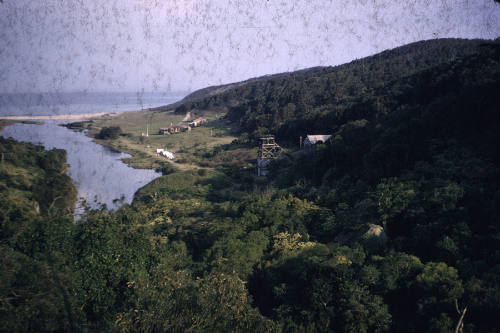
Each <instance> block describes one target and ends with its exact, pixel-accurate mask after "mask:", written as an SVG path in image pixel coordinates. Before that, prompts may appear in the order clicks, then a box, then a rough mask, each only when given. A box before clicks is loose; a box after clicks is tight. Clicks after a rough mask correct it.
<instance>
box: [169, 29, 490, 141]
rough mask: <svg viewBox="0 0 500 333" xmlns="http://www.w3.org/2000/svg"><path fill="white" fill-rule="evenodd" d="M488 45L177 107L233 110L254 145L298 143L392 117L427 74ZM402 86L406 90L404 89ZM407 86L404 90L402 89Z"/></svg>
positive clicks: (256, 87) (243, 86)
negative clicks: (416, 78)
mask: <svg viewBox="0 0 500 333" xmlns="http://www.w3.org/2000/svg"><path fill="white" fill-rule="evenodd" d="M488 43H489V44H491V42H487V41H482V40H463V39H436V40H430V41H421V42H416V43H412V44H409V45H406V46H402V47H399V48H396V49H393V50H388V51H384V52H382V53H379V54H377V55H374V56H371V57H367V58H363V59H360V60H355V61H353V62H351V63H348V64H344V65H340V66H336V67H315V68H311V69H304V70H301V71H297V72H292V73H283V74H276V75H270V76H265V77H262V78H256V79H252V80H248V81H244V82H240V83H235V84H230V85H225V86H220V87H211V88H207V89H202V90H200V91H197V92H194V93H193V94H191V95H188V96H187V97H186V98H185V99H184V100H183V101H181V102H179V103H176V105H174V106H176V107H177V110H178V111H179V112H186V111H189V110H194V111H196V110H220V109H223V110H227V111H229V112H228V114H227V117H228V118H229V119H231V120H233V121H234V122H237V123H238V124H239V125H240V131H241V132H242V133H243V134H244V136H245V137H246V135H249V136H250V138H251V139H255V138H257V137H258V136H260V135H262V134H265V133H273V134H275V135H277V137H278V138H279V139H280V140H281V141H283V140H285V141H290V142H294V143H297V142H298V137H299V136H300V135H302V136H304V135H306V134H310V133H314V132H318V131H319V132H321V131H331V130H332V128H335V127H336V126H338V124H342V123H345V122H346V121H349V120H355V119H358V118H363V117H365V118H366V117H368V116H370V115H372V114H373V113H386V112H388V111H391V110H393V109H394V108H395V107H397V106H398V105H399V102H400V101H399V100H395V98H397V96H398V95H399V94H400V93H401V91H399V90H398V89H400V90H401V89H404V88H411V86H408V85H404V84H403V83H405V82H406V81H407V80H408V78H410V77H412V76H413V75H414V74H416V73H421V72H422V71H425V70H433V69H435V68H436V67H438V66H441V65H446V64H450V63H454V62H456V61H458V59H462V58H463V57H466V56H470V55H474V54H477V53H478V52H479V51H480V50H481V45H483V44H488ZM398 83H401V84H398ZM402 84H403V85H402Z"/></svg>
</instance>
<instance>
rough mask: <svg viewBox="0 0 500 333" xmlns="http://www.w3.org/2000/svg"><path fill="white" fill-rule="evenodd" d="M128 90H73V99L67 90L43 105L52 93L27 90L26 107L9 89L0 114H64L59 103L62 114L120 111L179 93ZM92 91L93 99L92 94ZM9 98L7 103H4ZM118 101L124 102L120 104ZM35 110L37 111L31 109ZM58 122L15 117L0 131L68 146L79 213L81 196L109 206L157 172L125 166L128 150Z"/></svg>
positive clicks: (129, 199) (166, 100)
mask: <svg viewBox="0 0 500 333" xmlns="http://www.w3.org/2000/svg"><path fill="white" fill-rule="evenodd" d="M128 95H130V94H128ZM128 95H127V94H111V95H110V97H109V98H107V99H106V98H105V96H103V95H102V94H101V95H98V96H97V95H96V96H97V97H98V98H97V97H96V96H89V95H88V94H86V95H83V96H86V97H85V98H82V96H80V95H77V97H78V98H75V99H73V100H72V99H71V98H72V95H71V94H69V95H63V96H62V97H60V98H61V101H63V102H64V103H63V104H58V105H55V104H54V105H52V104H50V103H49V104H47V105H46V103H48V102H47V101H50V98H54V97H53V96H52V95H51V94H49V97H47V96H45V95H40V96H41V97H40V100H38V101H37V100H36V98H35V97H34V96H32V95H29V96H28V97H27V100H29V103H28V102H26V103H27V104H29V107H26V108H25V107H23V105H24V104H23V102H22V98H21V95H19V96H13V95H11V96H8V98H6V97H5V95H4V97H3V101H2V102H0V106H2V105H3V107H0V115H19V116H21V115H50V114H63V113H64V112H59V110H60V109H61V110H62V109H63V108H65V109H66V111H67V112H66V113H65V114H77V113H97V112H103V111H105V112H108V111H109V112H120V111H121V112H123V111H126V110H129V111H130V110H137V109H141V106H144V105H148V107H153V106H160V105H165V104H169V103H172V102H175V100H176V99H177V98H179V99H180V98H181V97H182V96H180V97H179V96H178V95H169V96H167V97H168V98H165V97H164V98H163V99H160V98H157V96H156V95H153V96H154V97H155V98H154V99H152V98H151V99H148V100H144V99H140V100H134V99H133V98H132V97H130V96H129V97H130V98H125V97H126V96H128ZM44 96H45V97H44ZM74 96H75V95H73V97H74ZM124 96H125V97H124ZM25 97H26V96H25ZM93 97H96V99H95V100H93V99H92V98H93ZM143 97H144V96H143ZM44 98H45V99H44ZM9 100H10V102H11V104H9V103H8V101H9ZM72 101H73V102H72ZM120 101H122V102H123V104H120ZM2 103H3V104H2ZM16 103H17V104H16ZM26 103H25V104H26ZM72 103H73V104H72ZM113 103H114V104H113ZM85 106H86V107H85ZM50 109H52V110H53V111H54V112H51V111H50ZM35 110H36V112H33V111H35ZM55 110H57V111H55ZM77 111H78V112H77ZM61 123H64V121H45V122H44V123H43V124H42V125H36V124H23V123H15V124H13V125H11V126H7V127H5V128H4V129H2V130H1V131H0V135H1V136H3V137H7V138H8V137H12V138H13V139H15V140H17V141H25V142H31V143H34V144H41V145H43V146H44V147H45V148H46V149H52V148H59V149H65V150H66V151H67V153H68V157H67V158H68V163H69V164H70V168H69V170H68V175H69V176H70V177H71V178H72V179H73V181H74V183H75V185H76V187H77V189H78V196H79V198H80V199H79V201H78V203H77V207H76V212H77V214H78V213H81V211H82V203H83V202H86V203H87V204H88V205H89V206H90V207H91V208H99V207H100V206H101V204H106V206H107V207H108V208H109V209H113V210H114V209H117V208H119V207H120V206H121V205H122V204H123V203H130V202H132V200H133V197H134V194H135V192H136V191H137V190H138V189H139V188H141V187H143V186H144V185H146V184H148V183H149V182H151V181H152V180H153V179H155V178H157V177H159V176H160V175H161V174H160V173H158V172H155V171H154V170H144V169H134V168H131V167H129V166H127V165H126V164H125V163H123V162H122V161H121V159H122V158H125V157H129V156H128V155H127V154H123V153H117V152H114V151H111V150H110V149H109V148H106V147H104V146H101V145H99V144H96V143H94V142H93V141H92V139H90V138H89V137H87V136H85V134H83V133H81V132H76V131H72V130H69V129H67V128H66V127H63V126H59V124H61ZM120 199H122V200H120Z"/></svg>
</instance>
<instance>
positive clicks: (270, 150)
mask: <svg viewBox="0 0 500 333" xmlns="http://www.w3.org/2000/svg"><path fill="white" fill-rule="evenodd" d="M281 151H282V148H281V147H280V146H279V145H278V144H277V143H276V141H275V140H274V136H273V135H266V136H264V137H262V138H260V142H259V152H258V154H257V175H258V176H265V175H266V174H267V171H268V170H267V167H268V166H269V163H271V161H272V160H274V159H275V158H276V157H278V155H279V154H280V153H281Z"/></svg>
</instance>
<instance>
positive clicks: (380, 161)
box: [0, 40, 500, 332]
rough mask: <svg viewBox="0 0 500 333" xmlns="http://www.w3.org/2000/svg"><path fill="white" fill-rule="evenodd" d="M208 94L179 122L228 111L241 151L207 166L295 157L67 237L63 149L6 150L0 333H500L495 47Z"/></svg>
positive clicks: (499, 82) (178, 191)
mask: <svg viewBox="0 0 500 333" xmlns="http://www.w3.org/2000/svg"><path fill="white" fill-rule="evenodd" d="M208 91H209V92H210V93H209V95H210V96H208V97H207V96H206V91H205V92H200V93H198V94H195V95H194V97H192V98H191V99H190V102H186V103H184V104H180V106H182V105H184V108H181V110H180V111H182V112H185V111H187V110H194V111H196V110H206V111H209V112H211V111H215V112H218V111H219V110H222V109H224V108H226V109H227V111H228V114H227V116H226V118H227V119H228V120H229V121H232V122H233V124H236V125H237V126H235V127H236V132H237V133H238V134H239V140H237V141H235V142H233V144H231V145H227V146H224V147H215V148H213V147H212V148H210V147H206V148H205V151H204V152H203V155H200V158H201V157H203V158H207V159H209V158H211V157H213V156H216V155H217V154H218V153H220V151H222V150H223V151H225V152H230V151H231V149H235V150H237V149H242V147H243V146H244V145H245V142H246V143H248V144H251V145H253V142H254V139H255V138H258V136H259V135H261V134H263V133H271V134H276V135H277V138H278V142H279V143H280V144H283V143H285V144H286V145H285V144H284V145H285V146H288V150H287V153H286V154H283V155H282V156H281V157H280V158H278V159H277V160H276V161H274V163H272V164H271V170H270V174H269V175H268V176H267V177H257V176H256V175H255V170H253V169H245V168H238V167H237V164H232V163H227V164H213V165H217V167H214V168H200V169H198V170H188V171H180V170H176V169H173V168H169V169H168V170H166V171H165V175H163V176H162V177H159V178H157V179H156V180H154V181H153V182H151V183H150V184H148V185H147V186H145V187H144V188H142V189H140V190H139V191H138V192H137V193H136V197H135V200H134V202H133V203H132V204H131V205H125V206H124V207H123V208H121V209H120V210H119V211H117V212H108V211H106V210H104V209H103V210H96V211H88V212H86V214H85V215H84V216H83V217H82V220H81V221H80V222H78V223H73V221H72V218H71V216H69V215H67V212H68V211H67V209H66V208H67V207H66V208H65V206H57V205H58V201H57V200H56V198H57V197H58V195H55V196H54V194H53V193H51V192H43V191H44V190H47V189H48V188H49V187H48V186H45V185H44V184H48V183H49V182H51V181H52V180H51V179H52V178H51V177H59V176H56V175H61V171H63V169H64V168H63V167H62V166H63V165H64V158H63V157H64V156H63V155H62V153H61V152H59V151H51V152H44V151H43V150H42V149H41V148H40V147H36V146H32V145H25V144H18V143H15V142H13V141H11V140H3V139H2V141H0V143H1V144H2V151H4V152H7V153H8V154H9V153H10V154H14V155H16V154H17V155H16V156H17V157H16V159H15V162H14V160H8V159H5V160H4V161H3V162H2V164H1V165H0V175H1V178H0V181H1V183H0V184H1V186H2V195H1V196H0V199H1V201H0V205H1V207H2V209H1V211H0V218H1V224H0V235H1V240H0V251H1V257H2V265H1V267H2V270H1V271H0V281H1V285H0V304H1V307H0V322H1V323H2V325H0V331H5V332H7V331H8V332H12V331H33V330H36V331H71V330H75V331H124V332H138V331H140V332H158V331H174V332H179V331H190V332H207V331H208V332H384V331H391V332H451V331H454V330H455V329H456V328H457V327H458V328H460V327H461V326H462V324H463V331H464V332H494V331H496V330H498V324H497V320H496V315H497V314H498V313H500V305H499V304H500V287H499V286H500V223H499V219H498V217H497V215H496V211H497V209H498V207H500V153H499V152H500V150H499V149H498V146H499V144H500V140H499V134H498V133H500V112H499V110H500V97H499V96H500V51H499V46H498V44H497V43H494V42H487V41H464V40H435V41H427V42H419V43H415V44H411V45H408V46H405V47H401V48H398V49H395V50H391V51H387V52H384V53H382V54H379V55H375V56H373V57H369V58H366V59H361V60H359V61H355V62H353V63H350V64H346V65H342V66H338V67H332V68H314V69H310V70H304V71H300V72H297V73H288V74H282V75H277V76H272V77H267V78H261V79H256V80H251V81H249V82H247V83H245V84H237V85H235V86H233V87H232V88H230V87H224V88H223V89H221V90H219V92H218V93H216V91H217V89H215V88H214V89H209V90H208ZM180 106H179V105H178V106H177V107H180ZM320 133H321V134H323V133H325V134H332V137H331V139H330V140H328V141H327V142H326V143H324V144H321V145H318V146H316V147H315V149H314V150H313V152H312V153H309V154H306V153H305V152H303V151H302V150H300V149H299V148H298V147H297V146H298V144H297V143H298V137H299V136H300V135H302V136H303V135H305V134H320ZM210 149H212V151H210ZM8 154H6V155H5V156H8ZM54 161H58V162H57V163H55V162H54ZM207 165H212V164H210V163H207ZM33 174H34V175H37V176H36V177H34V178H33V176H31V175H33ZM36 184H41V185H36ZM37 186H39V187H37ZM58 192H60V193H62V194H64V193H66V190H64V188H61V189H59V190H58ZM31 193H32V194H31ZM40 193H45V194H44V195H43V196H40ZM67 193H71V191H69V189H68V192H67ZM48 198H50V200H47V199H48ZM67 204H69V201H68V202H67ZM37 205H38V206H39V207H40V208H39V209H38V208H37ZM56 206H57V207H56ZM30 207H32V208H30Z"/></svg>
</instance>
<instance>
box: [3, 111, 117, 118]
mask: <svg viewBox="0 0 500 333" xmlns="http://www.w3.org/2000/svg"><path fill="white" fill-rule="evenodd" d="M121 113H122V112H118V113H108V112H99V113H82V114H60V115H53V116H0V119H5V120H88V119H93V118H100V117H103V116H109V117H114V116H117V115H120V114H121Z"/></svg>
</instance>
